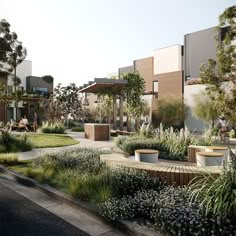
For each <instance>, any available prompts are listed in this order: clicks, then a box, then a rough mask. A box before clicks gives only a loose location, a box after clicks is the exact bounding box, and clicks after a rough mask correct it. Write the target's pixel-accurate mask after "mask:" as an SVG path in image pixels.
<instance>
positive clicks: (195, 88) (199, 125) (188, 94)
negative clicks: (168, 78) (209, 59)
mask: <svg viewBox="0 0 236 236" xmlns="http://www.w3.org/2000/svg"><path fill="white" fill-rule="evenodd" d="M205 88H206V85H202V84H197V85H185V86H184V102H185V104H186V105H187V106H188V108H189V109H188V114H187V116H186V118H185V125H186V126H187V127H188V129H189V130H190V131H204V129H206V128H208V127H209V126H208V125H207V124H204V123H203V122H202V121H201V120H198V119H197V118H196V117H194V115H193V109H194V106H195V103H194V95H196V94H199V93H201V92H202V91H205Z"/></svg>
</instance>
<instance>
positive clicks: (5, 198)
mask: <svg viewBox="0 0 236 236" xmlns="http://www.w3.org/2000/svg"><path fill="white" fill-rule="evenodd" d="M0 235H1V236H5V235H6V236H8V235H12V236H13V235H14V236H16V235H17V236H18V235H19V236H21V235H22V236H23V235H24V236H31V235H32V236H37V235H43V236H47V235H48V236H49V235H50V236H53V235H63V236H67V235H68V236H73V235H81V236H87V235H89V234H87V233H85V232H84V231H82V230H80V229H78V228H76V227H75V226H73V225H71V224H69V223H67V222H66V221H64V220H63V219H61V218H59V217H57V216H55V215H54V214H52V213H50V212H49V211H47V210H46V209H44V208H42V207H41V206H39V205H37V204H35V203H33V202H31V201H30V200H28V199H27V198H25V197H23V196H22V195H20V194H18V193H16V192H15V191H13V190H11V189H9V188H7V187H6V186H4V185H2V184H1V183H0Z"/></svg>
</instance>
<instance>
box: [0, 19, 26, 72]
mask: <svg viewBox="0 0 236 236" xmlns="http://www.w3.org/2000/svg"><path fill="white" fill-rule="evenodd" d="M10 26H11V25H10V24H9V23H8V22H7V21H6V20H5V19H3V20H0V72H2V73H8V72H12V71H14V70H15V69H16V67H17V65H19V64H20V63H21V62H22V61H23V60H24V59H25V57H26V55H27V50H26V48H24V47H23V46H22V42H20V41H19V40H18V36H17V34H16V33H15V32H11V31H10Z"/></svg>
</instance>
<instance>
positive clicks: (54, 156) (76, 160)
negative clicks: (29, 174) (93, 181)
mask: <svg viewBox="0 0 236 236" xmlns="http://www.w3.org/2000/svg"><path fill="white" fill-rule="evenodd" d="M32 165H33V167H35V168H38V167H43V168H54V169H56V170H63V169H67V168H68V169H77V170H78V171H80V172H88V173H98V172H99V171H100V170H101V168H103V167H104V166H105V164H104V163H102V162H101V161H100V153H99V152H98V151H96V150H94V149H87V148H77V149H73V150H65V151H63V152H61V153H47V154H44V155H42V156H41V157H39V158H37V159H35V160H34V161H33V163H32Z"/></svg>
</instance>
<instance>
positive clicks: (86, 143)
mask: <svg viewBox="0 0 236 236" xmlns="http://www.w3.org/2000/svg"><path fill="white" fill-rule="evenodd" d="M67 134H68V135H69V136H71V137H72V138H74V139H75V140H77V141H79V142H80V143H79V144H76V145H72V146H65V147H57V148H34V149H33V150H31V151H28V152H21V153H18V157H19V160H31V159H34V158H36V157H37V156H39V155H41V154H43V153H46V152H58V151H62V150H65V149H73V148H77V147H82V148H83V147H84V148H94V149H101V150H112V149H113V148H114V144H113V142H112V140H109V141H93V140H90V139H85V138H84V133H83V132H71V131H67Z"/></svg>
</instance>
